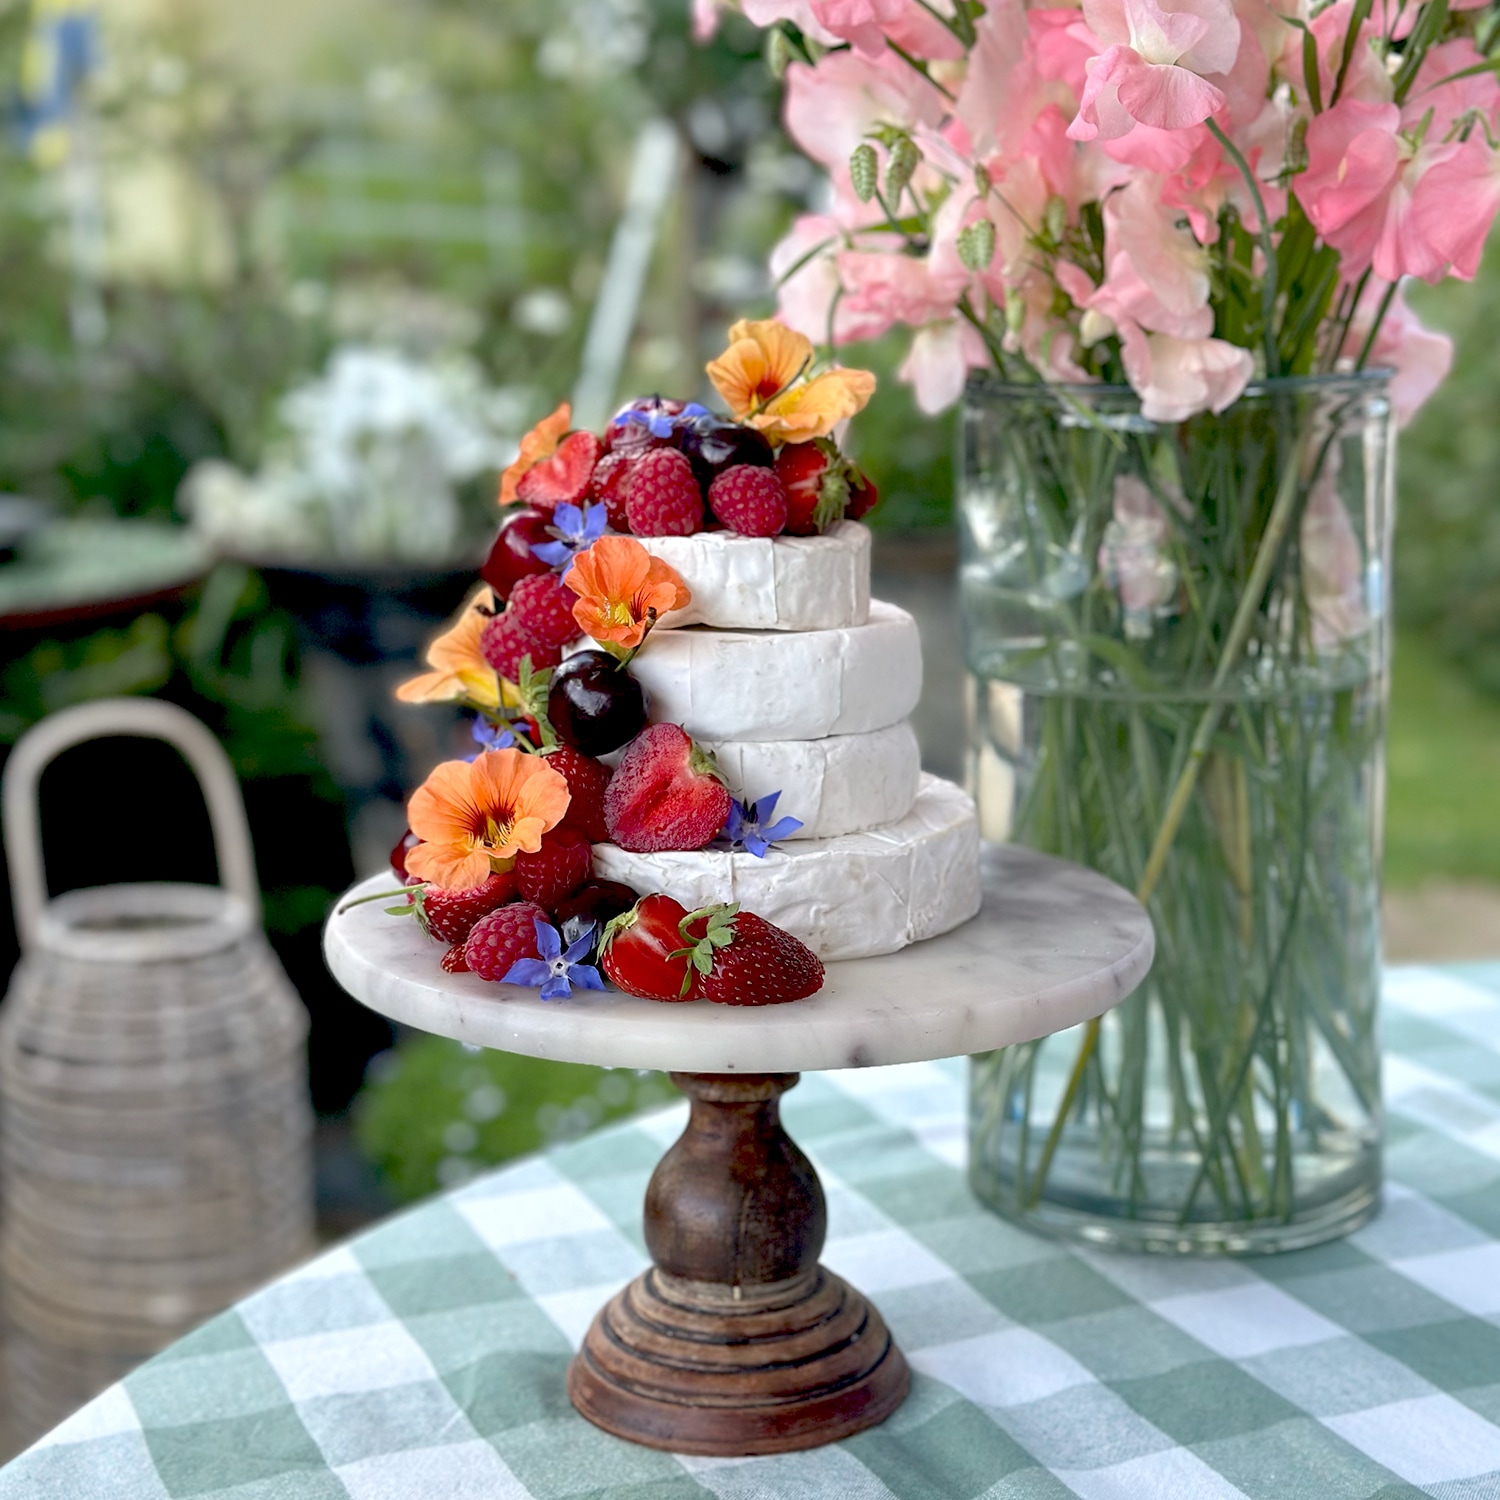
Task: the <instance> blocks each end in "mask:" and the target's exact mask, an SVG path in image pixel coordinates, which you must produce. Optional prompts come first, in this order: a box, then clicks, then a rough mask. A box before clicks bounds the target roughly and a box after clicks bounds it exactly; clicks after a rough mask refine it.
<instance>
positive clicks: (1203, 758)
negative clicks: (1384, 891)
mask: <svg viewBox="0 0 1500 1500" xmlns="http://www.w3.org/2000/svg"><path fill="white" fill-rule="evenodd" d="M1386 388H1387V378H1386V376H1385V375H1384V374H1380V373H1372V374H1361V375H1354V376H1348V377H1326V378H1311V377H1310V378H1306V379H1288V380H1279V381H1269V382H1265V383H1263V384H1260V385H1257V386H1252V387H1251V388H1250V389H1249V390H1247V391H1246V393H1245V394H1244V395H1243V396H1242V397H1241V398H1240V400H1238V401H1237V402H1235V403H1234V404H1233V405H1232V406H1230V407H1229V408H1228V409H1227V410H1225V411H1224V412H1222V413H1221V414H1218V415H1215V414H1212V413H1205V414H1203V415H1200V416H1197V417H1193V418H1191V419H1189V420H1187V421H1184V422H1178V423H1162V422H1156V421H1151V420H1148V419H1147V418H1145V417H1144V416H1143V415H1142V413H1141V410H1140V403H1139V401H1138V399H1137V398H1136V397H1135V395H1134V394H1133V393H1132V392H1131V391H1129V390H1127V389H1122V388H1115V387H1098V386H1075V387H1055V386H1022V387H1017V386H1006V385H1002V384H998V383H996V382H994V381H992V380H982V379H981V380H976V381H974V382H973V383H972V384H971V385H970V388H969V390H968V393H967V395H966V400H965V407H964V418H963V453H962V471H961V478H960V487H961V488H960V509H961V525H962V534H963V553H962V563H961V567H962V573H961V590H962V601H963V619H964V631H965V653H966V658H967V665H968V668H969V673H970V677H969V687H970V694H971V697H970V725H971V734H970V744H969V774H970V781H971V786H972V788H973V790H974V791H975V793H976V795H977V796H978V799H979V804H980V811H981V816H982V818H983V820H984V827H985V833H986V836H987V837H990V838H1009V839H1014V840H1017V841H1020V842H1022V843H1025V844H1029V845H1031V846H1032V847H1034V848H1038V849H1043V850H1047V851H1049V852H1051V853H1055V854H1060V855H1063V856H1065V857H1067V858H1069V859H1073V860H1077V861H1078V862H1080V863H1082V864H1085V865H1089V866H1092V867H1093V868H1094V869H1096V870H1099V871H1102V872H1103V873H1104V874H1106V875H1108V876H1110V877H1111V878H1112V879H1114V880H1116V881H1117V882H1119V883H1120V884H1121V885H1123V886H1125V887H1126V888H1127V889H1129V890H1132V891H1134V892H1136V894H1137V895H1138V896H1139V897H1140V899H1141V900H1142V901H1143V902H1144V903H1145V904H1146V906H1147V908H1148V909H1149V911H1150V913H1151V917H1152V920H1153V922H1154V923H1155V927H1156V937H1157V956H1156V962H1155V966H1154V968H1153V970H1152V972H1151V975H1150V977H1149V978H1148V980H1147V981H1146V983H1145V984H1144V985H1143V986H1142V987H1141V989H1140V990H1139V991H1138V992H1137V993H1136V994H1135V995H1134V996H1132V997H1131V998H1130V999H1129V1000H1127V1001H1126V1002H1125V1003H1124V1004H1123V1005H1121V1006H1120V1007H1119V1008H1118V1009H1117V1010H1115V1011H1113V1012H1111V1013H1110V1014H1109V1015H1107V1016H1106V1017H1104V1018H1103V1019H1101V1020H1099V1021H1097V1022H1093V1023H1091V1024H1089V1025H1087V1026H1082V1027H1078V1028H1075V1029H1073V1030H1071V1031H1068V1032H1063V1033H1061V1034H1059V1035H1057V1036H1054V1037H1049V1038H1045V1039H1043V1040H1042V1041H1039V1042H1033V1043H1030V1044H1028V1045H1025V1046H1019V1047H1011V1048H1007V1049H1005V1050H1003V1051H1000V1052H993V1053H989V1054H986V1055H984V1056H981V1057H976V1058H975V1059H974V1060H973V1065H972V1075H971V1090H970V1174H971V1181H972V1186H973V1188H974V1191H975V1192H976V1193H977V1194H978V1196H979V1197H980V1198H981V1199H982V1200H983V1201H984V1202H985V1203H987V1204H989V1205H990V1206H991V1207H993V1208H994V1209H996V1210H998V1211H999V1212H1000V1213H1002V1214H1004V1215H1005V1216H1006V1217H1008V1218H1012V1219H1015V1220H1017V1221H1019V1222H1022V1223H1025V1224H1028V1225H1030V1226H1032V1227H1034V1228H1037V1229H1041V1230H1044V1231H1047V1232H1050V1233H1054V1234H1058V1235H1062V1236H1065V1237H1068V1238H1072V1239H1076V1240H1082V1241H1088V1242H1092V1243H1095V1244H1104V1245H1111V1246H1117V1247H1120V1248H1125V1249H1134V1250H1154V1251H1165V1252H1193V1251H1203V1252H1213V1251H1218V1252H1231V1253H1246V1252H1265V1251H1276V1250H1285V1249H1293V1248H1299V1247H1303V1246H1307V1245H1312V1244H1316V1243H1318V1242H1320V1241H1322V1240H1326V1239H1330V1238H1332V1237H1334V1236H1337V1235H1341V1234H1346V1233H1348V1232H1349V1231H1350V1230H1352V1229H1354V1228H1356V1227H1357V1226H1358V1225H1359V1224H1361V1223H1363V1222H1364V1221H1365V1220H1366V1219H1367V1218H1368V1217H1369V1216H1370V1215H1371V1214H1372V1213H1373V1212H1374V1210H1375V1207H1376V1205H1377V1202H1378V1198H1379V1189H1380V1083H1379V1051H1378V1045H1377V1036H1376V1001H1377V994H1378V986H1379V962H1380V906H1379V886H1380V849H1381V815H1382V779H1383V776H1382V752H1383V743H1384V727H1385V705H1386V683H1387V667H1388V661H1389V615H1388V599H1387V582H1388V579H1389V576H1390V568H1389V547H1390V524H1391V501H1392V474H1393V439H1392V427H1391V420H1390V405H1389V401H1388V398H1387V389H1386Z"/></svg>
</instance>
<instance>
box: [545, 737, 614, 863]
mask: <svg viewBox="0 0 1500 1500" xmlns="http://www.w3.org/2000/svg"><path fill="white" fill-rule="evenodd" d="M547 764H548V765H549V766H551V767H552V769H553V770H554V771H558V772H560V773H561V774H562V778H563V780H564V781H566V782H567V783H568V798H569V800H568V810H567V812H565V813H564V814H563V823H564V825H565V826H567V827H569V828H576V829H577V830H578V831H579V832H580V833H581V834H583V836H584V837H585V838H586V839H588V841H589V842H590V843H591V844H602V843H603V842H604V841H605V839H607V838H608V837H609V825H608V824H607V823H606V822H605V821H604V791H605V788H606V787H607V786H608V785H609V778H610V769H609V767H608V766H607V765H605V764H604V762H603V761H602V760H595V759H594V757H593V756H592V755H585V754H584V753H583V752H582V751H581V750H575V749H574V748H573V746H572V745H559V746H558V747H557V748H556V749H555V750H549V751H548V752H547Z"/></svg>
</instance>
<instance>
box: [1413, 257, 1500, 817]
mask: <svg viewBox="0 0 1500 1500" xmlns="http://www.w3.org/2000/svg"><path fill="white" fill-rule="evenodd" d="M1410 300H1411V304H1412V306H1413V307H1414V308H1415V309H1416V310H1417V311H1418V312H1419V313H1420V315H1421V316H1422V318H1423V319H1424V320H1425V321H1427V322H1429V323H1431V324H1433V325H1434V326H1435V327H1438V328H1442V329H1444V330H1445V331H1446V332H1448V333H1449V334H1451V335H1452V336H1453V340H1454V344H1455V358H1454V364H1453V373H1452V374H1451V375H1450V376H1449V377H1448V380H1447V382H1446V383H1445V384H1444V385H1443V386H1442V387H1441V389H1440V390H1439V391H1438V393H1437V394H1436V395H1435V396H1434V397H1433V398H1432V399H1431V400H1430V401H1429V402H1428V403H1427V405H1426V406H1425V407H1423V408H1422V410H1421V412H1420V413H1418V415H1417V417H1416V419H1415V420H1414V421H1413V422H1412V424H1411V426H1410V427H1409V428H1408V429H1407V430H1406V431H1405V432H1404V433H1402V435H1401V440H1400V444H1399V450H1398V451H1399V460H1400V476H1401V477H1400V489H1399V499H1398V506H1399V509H1398V519H1397V525H1396V553H1395V572H1396V579H1395V588H1396V592H1395V603H1396V610H1397V614H1398V617H1399V618H1400V619H1401V620H1402V621H1403V622H1405V623H1407V624H1409V625H1412V626H1415V627H1417V628H1418V629H1420V630H1422V631H1424V632H1426V633H1427V634H1429V635H1430V636H1431V638H1432V640H1433V642H1434V643H1435V644H1436V646H1437V647H1438V649H1439V650H1440V651H1442V652H1443V654H1444V655H1446V656H1448V657H1449V658H1450V659H1451V660H1452V661H1454V662H1455V663H1457V665H1458V666H1459V667H1460V669H1461V670H1462V671H1463V672H1465V673H1466V674H1467V675H1468V676H1469V678H1470V679H1471V680H1472V681H1473V682H1474V683H1475V684H1476V685H1478V686H1479V687H1480V688H1482V689H1483V690H1484V691H1485V692H1487V693H1491V694H1494V695H1496V696H1500V239H1496V238H1495V237H1493V236H1492V237H1491V239H1490V245H1489V249H1488V251H1487V252H1486V254H1485V257H1484V262H1483V264H1482V265H1481V267H1480V271H1479V275H1478V276H1477V277H1475V279H1474V280H1473V281H1471V282H1462V281H1447V282H1444V283H1442V284H1441V285H1440V286H1435V287H1414V288H1413V289H1412V292H1411V296H1410ZM1494 826H1495V825H1493V824H1492V825H1491V827H1494Z"/></svg>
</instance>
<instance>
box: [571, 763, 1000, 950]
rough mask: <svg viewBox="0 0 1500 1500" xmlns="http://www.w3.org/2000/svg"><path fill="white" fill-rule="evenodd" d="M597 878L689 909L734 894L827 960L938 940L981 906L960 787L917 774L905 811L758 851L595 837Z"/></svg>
mask: <svg viewBox="0 0 1500 1500" xmlns="http://www.w3.org/2000/svg"><path fill="white" fill-rule="evenodd" d="M594 878H595V879H596V880H619V881H623V882H624V883H625V884H626V885H628V886H630V887H631V888H632V889H633V890H635V891H638V892H640V893H641V894H642V895H645V894H647V893H649V892H651V891H665V892H666V893H667V894H668V895H669V896H673V897H675V898H676V899H677V900H678V901H680V902H682V904H683V905H684V906H686V907H687V908H688V909H689V910H692V909H694V908H695V907H699V906H709V905H712V904H713V903H715V902H719V901H738V902H739V903H740V904H741V905H742V906H743V907H745V908H746V910H748V911H753V912H756V913H758V914H759V915H760V916H762V917H764V918H765V919H766V920H767V921H768V922H774V923H775V924H776V925H777V926H778V927H784V928H785V929H786V930H787V931H788V932H790V933H792V934H794V935H795V936H796V937H799V938H801V939H802V941H803V942H804V943H806V944H807V946H808V947H809V948H811V949H812V950H813V952H814V953H816V954H817V955H818V957H819V958H821V959H824V960H825V961H831V960H835V959H841V958H869V957H872V956H873V955H875V954H877V953H894V952H895V951H896V950H897V949H898V948H904V947H906V946H907V944H908V943H916V942H920V941H921V940H922V939H923V938H930V937H936V936H937V935H938V934H939V933H942V932H947V931H949V930H950V929H951V928H954V927H957V926H958V925H959V923H960V922H966V921H968V919H969V918H970V917H972V916H973V915H974V914H975V912H977V911H978V910H979V819H978V815H977V814H976V812H975V809H974V803H973V800H972V799H971V798H970V797H969V795H968V793H967V792H965V791H963V790H962V789H961V788H959V787H956V786H954V785H953V783H952V782H949V781H940V780H939V779H938V778H937V777H936V776H923V777H922V785H921V788H920V790H919V791H918V793H917V800H916V802H915V804H914V805H913V807H912V809H911V811H910V812H909V813H908V814H907V815H906V816H905V817H904V818H902V819H900V820H899V821H897V822H895V823H889V824H887V825H885V826H884V827H882V828H872V829H870V830H868V831H867V832H865V833H848V834H843V835H842V836H840V837H838V838H828V839H807V840H803V841H801V842H797V843H788V844H784V845H781V846H780V847H778V848H775V849H772V850H771V851H770V852H769V853H768V854H767V855H766V857H765V858H764V859H757V858H756V857H755V856H754V855H753V854H745V853H742V852H738V851H734V852H731V851H727V850H716V849H698V850H694V851H692V852H690V853H687V852H672V853H666V854H632V853H630V852H629V851H628V850H625V849H621V848H619V847H618V846H617V845H615V844H595V845H594Z"/></svg>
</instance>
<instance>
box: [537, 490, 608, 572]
mask: <svg viewBox="0 0 1500 1500" xmlns="http://www.w3.org/2000/svg"><path fill="white" fill-rule="evenodd" d="M608 521H609V511H608V509H607V508H606V507H605V506H604V504H603V503H602V502H596V503H595V504H593V505H590V506H586V507H585V508H584V509H582V510H580V509H579V508H578V507H577V506H576V505H572V504H570V503H569V502H568V501H566V500H565V501H563V503H562V504H561V505H559V506H558V507H557V508H556V509H555V510H554V511H553V512H552V524H551V525H550V526H549V527H548V528H547V531H548V533H549V534H550V535H551V536H552V537H553V538H554V540H553V541H550V542H533V543H532V544H531V551H532V554H533V555H534V556H536V557H539V558H541V560H542V561H543V562H544V563H546V564H547V566H548V567H549V568H561V567H564V566H566V564H568V563H570V562H572V560H573V554H574V553H575V552H584V551H586V550H587V549H588V548H590V547H592V546H593V545H594V543H595V542H597V541H598V540H599V538H600V537H601V536H603V535H604V528H605V525H606V524H607V523H608Z"/></svg>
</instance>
